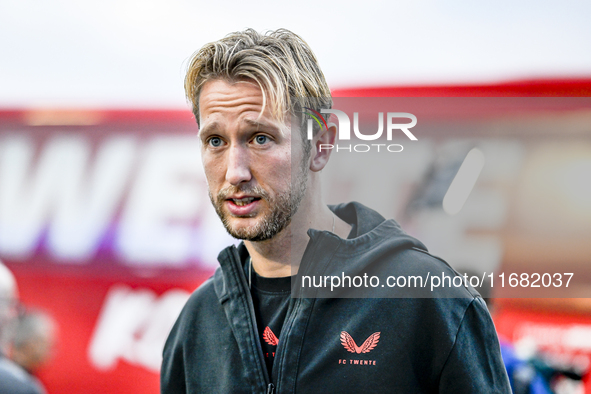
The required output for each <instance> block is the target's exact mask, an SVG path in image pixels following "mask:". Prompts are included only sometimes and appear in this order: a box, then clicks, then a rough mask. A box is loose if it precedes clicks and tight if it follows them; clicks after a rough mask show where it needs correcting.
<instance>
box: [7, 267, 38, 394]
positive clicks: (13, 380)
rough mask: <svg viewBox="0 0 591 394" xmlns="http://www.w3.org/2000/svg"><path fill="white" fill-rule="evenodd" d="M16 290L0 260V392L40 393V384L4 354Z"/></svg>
mask: <svg viewBox="0 0 591 394" xmlns="http://www.w3.org/2000/svg"><path fill="white" fill-rule="evenodd" d="M17 294H18V290H17V287H16V281H15V279H14V276H13V275H12V272H10V270H9V269H8V268H6V266H5V265H4V264H3V263H2V262H1V261H0V394H41V393H45V390H44V389H43V387H42V386H41V384H40V383H39V382H38V381H37V380H36V379H35V378H33V377H32V376H31V375H29V374H28V373H27V372H26V371H25V370H24V369H22V368H21V367H20V366H19V365H17V364H15V363H13V362H12V361H10V360H9V359H8V358H6V356H5V355H4V351H5V350H6V349H5V348H6V344H5V342H6V341H7V339H10V338H7V337H9V336H10V335H9V333H8V330H9V328H10V327H11V325H12V323H13V320H14V318H15V317H16V304H17Z"/></svg>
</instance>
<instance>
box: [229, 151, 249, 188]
mask: <svg viewBox="0 0 591 394" xmlns="http://www.w3.org/2000/svg"><path fill="white" fill-rule="evenodd" d="M251 178H252V174H251V173H250V163H249V157H248V152H247V151H246V149H244V148H243V147H240V146H233V147H231V148H230V149H229V151H228V168H227V169H226V181H227V182H228V183H230V184H231V185H234V186H237V185H239V184H240V183H242V182H249V181H250V180H251Z"/></svg>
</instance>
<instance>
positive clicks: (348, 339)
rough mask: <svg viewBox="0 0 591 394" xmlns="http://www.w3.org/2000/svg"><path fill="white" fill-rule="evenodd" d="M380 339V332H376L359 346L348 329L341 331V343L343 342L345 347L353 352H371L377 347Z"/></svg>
mask: <svg viewBox="0 0 591 394" xmlns="http://www.w3.org/2000/svg"><path fill="white" fill-rule="evenodd" d="M379 341H380V333H379V332H374V333H373V334H371V335H370V336H369V338H367V339H366V340H365V342H363V344H362V345H361V346H357V344H356V343H355V341H354V340H353V337H352V336H351V335H349V333H348V332H347V331H342V332H341V343H342V344H343V346H344V348H345V349H346V350H347V351H348V352H351V353H357V354H361V353H369V352H371V351H372V350H373V348H375V347H376V345H377V344H378V342H379Z"/></svg>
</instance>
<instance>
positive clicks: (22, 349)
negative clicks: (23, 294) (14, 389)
mask: <svg viewBox="0 0 591 394" xmlns="http://www.w3.org/2000/svg"><path fill="white" fill-rule="evenodd" d="M55 334H56V326H55V321H54V320H53V318H52V317H51V316H50V315H48V314H46V313H44V312H41V311H27V312H25V313H23V314H21V316H19V318H18V322H17V324H16V330H15V333H14V335H13V336H12V353H11V356H10V358H11V359H12V361H14V362H15V363H17V364H18V365H20V366H21V367H22V368H23V369H24V370H25V371H27V372H28V373H29V374H30V375H32V376H34V374H35V372H36V371H37V370H38V369H39V368H40V367H42V366H43V365H44V364H45V363H47V361H48V360H49V359H50V357H51V353H52V350H53V346H54V343H55Z"/></svg>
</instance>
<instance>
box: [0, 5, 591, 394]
mask: <svg viewBox="0 0 591 394" xmlns="http://www.w3.org/2000/svg"><path fill="white" fill-rule="evenodd" d="M589 15H591V4H590V3H588V2H584V1H566V2H564V1H563V2H560V3H559V2H558V1H553V2H544V1H535V2H534V1H522V2H519V3H515V2H512V1H499V2H494V3H482V2H468V1H447V2H437V1H404V2H386V1H368V2H364V3H363V5H360V4H358V3H357V2H346V1H341V2H323V3H319V2H311V1H303V2H298V3H297V4H290V5H289V7H281V6H280V5H279V4H278V3H276V2H270V1H269V2H264V1H260V2H255V3H252V2H250V3H244V2H237V1H226V2H223V3H218V4H213V3H211V4H205V2H189V1H182V0H169V1H166V2H164V1H161V0H144V1H141V2H140V1H132V0H117V1H111V0H108V1H103V2H100V3H98V2H81V1H73V0H48V1H38V0H19V1H16V0H2V1H0V48H1V49H2V52H1V54H0V259H1V260H2V261H3V262H4V264H6V266H7V267H8V268H9V269H10V270H11V271H12V272H13V274H14V276H15V278H16V282H17V284H18V289H19V297H20V304H21V306H20V308H18V309H19V313H18V316H16V317H15V318H14V319H13V323H12V324H11V328H10V329H6V330H4V331H5V332H9V331H10V332H15V331H17V332H18V331H19V329H18V328H17V327H18V325H19V324H22V326H21V327H24V328H22V330H21V331H22V332H23V333H24V334H27V333H29V334H30V335H28V336H27V335H24V334H23V335H20V336H17V335H14V334H12V335H9V336H10V337H11V338H10V340H9V341H8V342H9V343H8V344H7V346H6V350H5V354H6V356H7V357H11V358H13V359H14V360H15V361H19V360H22V359H24V358H26V357H24V356H23V353H27V352H29V353H30V352H31V349H36V350H37V353H41V355H39V354H37V356H36V362H35V363H34V364H30V362H23V364H25V363H26V365H23V368H24V369H26V370H27V371H29V372H30V373H31V374H32V375H34V376H36V377H38V378H39V380H40V382H41V383H42V384H43V385H44V386H45V388H46V389H47V391H48V392H49V393H93V392H96V393H99V392H100V393H104V392H108V393H129V392H133V393H157V392H158V389H159V385H158V379H159V377H158V370H159V366H160V362H161V355H160V354H161V350H162V346H163V343H164V340H165V338H166V336H167V333H168V330H169V329H170V327H171V325H172V324H173V322H174V320H175V318H176V316H177V315H178V313H179V311H180V308H181V307H182V305H183V304H184V302H185V300H186V299H187V297H188V295H189V294H190V292H191V291H193V290H194V289H195V288H196V287H197V286H198V285H199V284H200V283H201V282H202V281H203V280H205V279H206V278H207V277H209V276H210V275H211V273H212V272H213V270H214V269H215V268H216V266H217V262H216V256H217V253H218V252H219V251H220V250H221V249H222V248H223V247H224V246H225V245H228V244H229V243H232V242H234V240H232V239H231V238H229V236H227V235H226V234H225V232H224V230H223V229H222V227H221V225H220V224H219V221H218V219H217V217H216V216H215V212H214V211H213V209H212V208H211V207H210V203H209V200H208V198H207V192H206V190H207V189H206V185H205V181H204V176H203V173H202V170H201V163H200V157H199V146H198V144H197V139H196V133H197V128H196V125H195V122H194V120H193V118H192V114H191V111H190V109H189V108H188V106H187V104H186V101H185V98H184V92H183V88H182V87H183V78H184V71H185V67H186V62H187V59H188V58H189V56H190V55H191V54H192V53H193V52H194V51H196V50H197V49H199V48H200V47H201V46H202V45H203V44H205V43H206V42H209V41H213V40H216V39H219V38H221V37H223V36H224V35H226V34H227V33H229V32H232V31H236V30H242V29H244V28H247V27H252V28H255V29H257V30H259V31H264V30H268V29H276V28H280V27H283V28H288V29H291V30H293V31H294V32H296V33H298V34H299V35H301V36H302V37H303V38H304V39H305V40H306V41H307V42H308V43H309V44H310V46H311V47H312V48H313V49H314V51H315V53H316V55H317V57H318V59H319V62H320V65H321V67H322V68H323V71H324V73H325V75H326V77H327V80H328V82H329V85H330V86H331V87H332V88H333V92H334V95H335V96H338V97H343V98H346V97H357V98H361V97H370V98H371V97H405V98H407V99H405V100H400V101H396V102H394V103H393V104H392V105H394V106H395V109H396V111H400V112H411V113H414V112H413V111H415V112H417V117H418V119H419V123H418V125H417V127H416V128H415V129H413V131H414V132H415V133H416V135H417V137H418V138H419V141H418V143H417V144H416V145H413V144H410V143H409V141H408V140H406V141H404V142H400V141H398V142H399V143H401V144H403V145H404V148H405V150H404V153H401V154H400V155H398V156H392V155H397V154H391V155H390V156H384V155H380V156H379V160H384V159H385V160H392V161H391V162H390V163H385V164H384V163H382V164H380V165H385V166H387V167H379V168H385V169H384V170H382V171H379V172H377V175H378V178H377V179H376V178H375V177H365V178H364V177H363V176H362V177H361V179H360V178H355V177H353V174H354V172H355V171H354V169H355V168H357V169H359V168H360V167H359V165H358V163H356V161H357V160H358V159H357V157H355V159H353V158H352V157H351V156H348V155H347V154H346V152H345V153H342V154H341V153H339V154H338V155H335V156H334V157H333V159H334V162H333V163H331V164H332V166H331V167H330V168H327V171H326V173H327V174H326V176H327V177H328V182H330V185H329V186H330V187H328V188H327V189H328V193H327V199H328V200H329V202H341V201H346V200H348V199H350V198H355V199H358V200H360V201H362V202H365V203H367V204H368V205H370V206H374V207H380V210H381V211H382V213H383V214H384V215H385V216H387V217H393V218H396V219H397V220H398V221H400V222H401V223H402V224H403V225H404V226H405V228H406V229H407V231H408V232H410V233H411V234H413V235H416V236H417V237H419V238H420V239H421V240H423V241H424V242H425V244H426V245H427V246H428V247H429V248H430V250H431V251H432V252H433V253H435V254H437V255H440V256H441V257H444V258H445V259H447V260H448V261H449V262H450V263H451V264H452V265H453V266H454V267H455V268H456V269H457V270H459V271H462V272H470V273H475V274H476V275H481V274H482V273H483V272H487V273H488V272H495V273H501V272H506V273H507V274H509V273H511V272H516V273H522V272H528V273H533V272H536V271H537V272H540V273H542V272H548V273H554V272H574V273H575V278H576V286H574V287H571V288H569V289H568V290H566V289H558V290H564V291H560V292H559V293H552V294H551V295H542V296H535V297H531V296H530V294H529V293H527V292H525V293H524V292H521V293H519V291H518V290H519V289H518V288H513V289H511V288H505V289H499V287H498V285H497V284H496V283H495V284H493V286H492V289H490V291H488V293H486V289H485V288H482V289H481V292H482V293H483V295H486V296H487V297H490V298H491V300H490V304H489V307H490V309H491V311H492V312H493V315H494V319H495V323H496V326H497V330H498V331H499V335H500V337H501V339H502V340H503V343H504V356H505V361H506V363H507V366H508V370H509V372H510V375H511V377H512V381H513V384H514V388H515V391H516V392H540V393H541V392H551V391H550V390H552V391H553V392H557V393H584V392H591V382H590V376H589V369H590V365H591V361H590V360H591V339H590V338H591V301H589V299H588V298H586V297H589V296H590V295H589V294H588V293H589V291H590V289H591V266H590V263H591V249H590V247H589V239H591V104H590V102H589V99H588V98H589V97H591V51H590V50H589V48H591V24H589ZM413 97H421V101H415V102H411V101H408V98H413ZM429 97H445V99H440V100H435V101H428V100H427V101H425V100H426V99H425V98H429ZM472 97H478V99H472ZM487 97H502V99H496V100H492V101H491V100H489V99H487ZM560 97H569V99H559V98H560ZM537 98H546V99H547V100H541V101H540V99H537ZM409 103H410V104H409ZM411 104H412V105H411ZM343 105H347V103H346V102H343ZM403 106H406V107H405V108H402V107H403ZM388 108H389V107H388ZM386 110H388V109H386ZM421 111H422V112H421ZM359 112H361V113H363V111H362V110H360V111H359ZM375 112H377V110H375V111H374V108H370V109H369V110H368V111H367V117H364V116H363V115H362V120H361V122H362V124H363V127H367V130H371V129H372V128H375V127H376V123H377V122H376V119H375V115H376V114H375ZM368 133H369V131H368ZM396 142H397V141H394V142H393V143H396ZM473 149H477V150H478V151H479V152H480V154H481V155H482V156H483V157H484V166H483V167H482V169H481V171H480V172H479V173H478V176H477V180H476V181H475V184H474V185H473V187H472V188H470V190H469V191H468V192H467V195H466V198H467V199H466V201H465V204H460V206H459V210H457V209H456V210H454V209H449V207H447V209H444V205H445V203H444V200H445V196H446V194H447V192H448V191H449V190H450V185H451V183H452V181H453V180H454V178H455V177H456V175H457V174H458V172H459V169H460V167H461V166H462V164H463V163H464V162H466V161H467V158H468V156H469V152H472V151H473ZM368 157H374V156H368ZM367 160H370V162H371V160H373V159H367ZM366 163H369V162H366ZM377 164H379V163H376V165H377ZM331 171H332V172H331ZM363 182H365V183H363ZM364 190H365V191H366V193H363V191H364ZM376 190H381V191H383V193H381V194H378V193H376V192H375V191H376ZM369 191H371V192H369ZM7 336H8V335H7ZM38 359H42V362H41V361H38ZM31 365H33V366H31ZM520 390H522V391H520ZM527 390H529V391H527ZM535 390H538V391H535ZM542 390H547V391H542Z"/></svg>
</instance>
